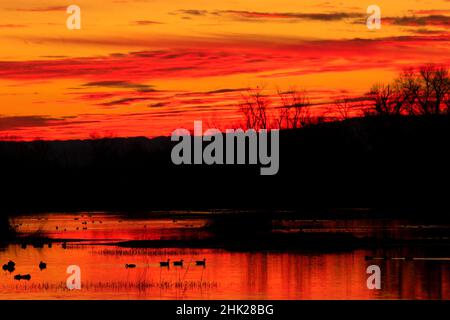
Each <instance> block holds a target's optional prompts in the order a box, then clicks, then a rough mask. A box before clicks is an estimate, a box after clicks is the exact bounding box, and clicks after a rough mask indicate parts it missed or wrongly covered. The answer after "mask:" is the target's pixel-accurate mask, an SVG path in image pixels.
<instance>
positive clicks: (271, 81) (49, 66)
mask: <svg viewBox="0 0 450 320" xmlns="http://www.w3.org/2000/svg"><path fill="white" fill-rule="evenodd" d="M71 4H76V5H78V6H79V7H80V8H81V30H69V29H67V27H66V19H67V17H68V16H69V15H68V14H67V13H66V8H67V7H68V6H69V5H71ZM372 4H377V5H379V6H380V7H381V10H382V28H381V30H372V31H371V30H369V29H368V28H367V26H366V19H367V17H368V14H367V13H366V10H367V7H368V6H370V5H372ZM449 31H450V1H449V0H397V1H393V0H378V1H377V2H373V1H361V0H342V1H321V0H315V1H313V0H310V1H304V0H302V1H293V0H258V1H256V0H239V1H235V0H230V1H220V2H219V1H204V0H203V1H201V0H184V1H182V0H101V1H100V0H73V1H71V2H69V1H60V0H39V1H36V0H16V1H10V0H0V44H1V45H0V137H1V138H2V139H25V140H32V139H79V138H89V137H91V136H148V137H153V136H158V135H168V134H170V132H172V130H174V129H176V128H179V127H186V128H190V127H192V126H193V121H194V120H203V121H204V122H206V123H208V124H218V125H220V126H227V125H235V124H236V123H238V122H239V121H240V115H239V113H238V108H237V104H238V103H239V101H240V100H241V99H242V95H243V94H245V92H246V89H247V88H249V87H256V86H261V87H264V88H265V89H266V90H267V92H269V94H270V92H275V91H276V90H278V89H281V90H288V89H290V88H292V87H295V88H299V89H300V88H301V89H304V90H306V91H307V92H308V93H309V95H310V96H311V99H312V100H313V102H315V103H317V104H319V105H322V106H323V107H324V108H325V107H326V106H327V103H329V102H330V101H332V100H333V99H335V98H337V97H342V96H350V97H356V96H360V95H363V94H364V93H365V92H367V91H368V89H370V87H371V85H372V84H374V83H376V82H380V81H384V82H388V81H390V80H391V79H392V78H393V77H394V76H395V75H396V74H397V73H398V71H399V70H401V69H402V68H405V67H409V66H418V65H421V64H425V63H439V64H445V65H449V64H450V44H449V40H450V37H449V36H450V33H449Z"/></svg>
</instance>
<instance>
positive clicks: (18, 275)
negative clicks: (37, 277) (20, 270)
mask: <svg viewBox="0 0 450 320" xmlns="http://www.w3.org/2000/svg"><path fill="white" fill-rule="evenodd" d="M14 279H15V280H28V281H29V280H31V275H29V274H24V275H23V276H22V275H20V274H17V275H15V276H14Z"/></svg>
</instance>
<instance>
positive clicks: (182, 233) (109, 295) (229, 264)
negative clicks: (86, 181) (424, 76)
mask: <svg viewBox="0 0 450 320" xmlns="http://www.w3.org/2000/svg"><path fill="white" fill-rule="evenodd" d="M75 219H76V218H74V216H73V215H65V214H61V215H43V216H40V217H39V218H38V217H21V218H16V219H15V223H17V224H20V226H19V231H20V232H22V235H29V234H40V235H45V236H46V237H49V238H53V239H61V238H63V239H77V241H75V242H68V243H67V246H66V248H65V249H64V248H63V246H62V244H63V242H55V243H54V244H53V246H52V247H51V248H49V247H48V246H44V247H43V248H33V247H32V246H27V248H26V249H23V248H22V247H21V245H20V243H17V244H9V245H6V246H4V247H2V248H1V249H0V262H1V263H2V264H3V263H6V262H7V261H9V260H12V261H14V262H15V263H16V270H15V272H14V273H12V274H10V273H9V272H3V271H1V272H0V299H450V268H449V266H450V261H449V260H445V259H438V260H424V259H416V260H412V261H409V260H391V259H390V260H374V261H367V260H366V258H365V257H366V256H368V255H371V256H380V257H382V256H389V257H407V256H414V257H418V258H420V257H431V256H432V255H434V256H436V255H437V254H438V253H439V252H440V250H439V249H436V248H434V249H428V248H420V247H407V246H401V247H393V248H388V249H386V248H383V249H380V248H377V247H373V248H369V249H357V250H348V251H341V252H314V251H312V252H309V251H305V250H302V251H290V252H267V251H261V252H233V251H226V250H219V249H193V248H183V249H177V248H167V249H164V248H162V249H154V248H124V247H119V246H116V245H115V244H114V241H119V240H130V239H162V238H164V239H165V238H171V237H179V238H183V237H188V236H189V237H190V236H191V234H192V233H196V234H197V236H199V234H201V232H206V231H203V229H202V228H203V226H204V225H205V223H206V222H205V221H204V220H202V219H193V220H189V221H187V220H184V221H173V219H160V220H152V221H149V220H146V219H142V220H139V219H137V220H136V219H135V220H125V219H123V217H119V216H111V215H100V214H97V215H94V216H93V217H89V219H88V221H89V223H88V224H87V225H88V230H84V231H83V230H82V229H81V230H80V228H79V227H80V226H82V225H81V223H82V221H83V219H78V220H75ZM92 220H94V223H92ZM100 221H102V222H100ZM303 223H304V225H305V224H306V223H307V222H303ZM308 223H309V222H308ZM314 223H317V222H314ZM352 223H353V227H354V229H355V230H361V229H362V228H363V227H367V221H365V222H364V224H365V226H362V225H361V223H359V224H357V225H354V224H355V222H352ZM395 225H397V226H402V227H400V228H399V229H401V230H403V231H402V232H405V234H413V233H411V232H410V230H415V229H416V228H414V227H412V226H408V225H406V224H404V222H400V223H397V224H395ZM56 226H58V230H56ZM144 226H145V227H144ZM186 226H188V227H186ZM77 227H78V228H79V229H78V230H77V229H76V228H77ZM334 227H335V228H337V227H338V226H334ZM435 227H436V228H434V229H433V230H436V229H439V230H441V229H442V226H435ZM438 227H439V228H438ZM61 228H63V229H62V231H61ZM346 228H347V229H348V230H350V229H351V228H349V226H348V222H347V226H346ZM64 229H65V230H66V231H64ZM386 229H388V230H390V231H389V232H390V233H391V234H392V233H396V232H397V231H395V228H393V225H392V224H389V225H388V226H387V228H385V229H383V228H381V227H379V226H378V225H375V226H374V227H373V228H372V229H371V230H372V231H371V232H373V233H377V232H382V233H384V232H387V231H386ZM374 230H375V231H374ZM383 230H384V231H383ZM358 232H359V231H358ZM206 234H207V233H205V234H204V235H203V236H205V235H206ZM78 240H80V241H78ZM81 240H88V241H81ZM106 243H107V244H106ZM446 250H447V249H446ZM438 257H440V258H445V255H442V250H441V255H440V256H438ZM169 258H170V259H171V260H172V261H174V260H180V259H184V262H185V263H184V266H183V267H176V266H173V265H171V266H170V268H161V267H160V265H159V262H160V261H166V260H167V259H169ZM203 258H206V261H207V262H206V267H202V266H196V265H195V263H194V261H196V260H201V259H203ZM40 261H44V262H46V263H47V269H44V270H42V271H41V270H40V269H39V262H40ZM127 263H133V264H136V268H132V269H130V268H128V269H127V268H125V264H127ZM371 264H377V265H379V266H380V267H381V270H382V290H368V289H367V286H366V280H367V277H368V275H367V274H366V268H367V266H369V265H371ZM69 265H78V266H80V268H81V272H82V275H81V277H82V290H75V291H69V290H67V289H66V284H65V282H66V279H67V277H68V275H67V274H66V268H67V266H69ZM19 273H20V274H31V276H32V278H31V280H29V281H26V280H25V281H23V280H22V281H17V280H14V278H13V275H14V274H19Z"/></svg>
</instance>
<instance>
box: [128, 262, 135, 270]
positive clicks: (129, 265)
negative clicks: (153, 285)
mask: <svg viewBox="0 0 450 320" xmlns="http://www.w3.org/2000/svg"><path fill="white" fill-rule="evenodd" d="M125 268H127V269H134V268H136V265H135V264H134V263H127V264H126V265H125Z"/></svg>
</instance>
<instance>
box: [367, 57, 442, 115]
mask: <svg viewBox="0 0 450 320" xmlns="http://www.w3.org/2000/svg"><path fill="white" fill-rule="evenodd" d="M449 95H450V77H449V71H448V69H447V68H445V67H442V66H434V65H427V66H423V67H421V68H419V69H418V70H414V69H411V68H409V69H406V70H404V71H403V72H402V73H401V74H400V76H399V77H398V78H397V79H395V80H394V81H393V83H391V84H387V85H386V84H377V85H375V86H373V87H372V89H371V91H370V92H369V96H370V97H371V98H372V100H373V112H374V113H375V114H376V115H419V114H422V115H430V114H442V113H444V112H448V111H449Z"/></svg>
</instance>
